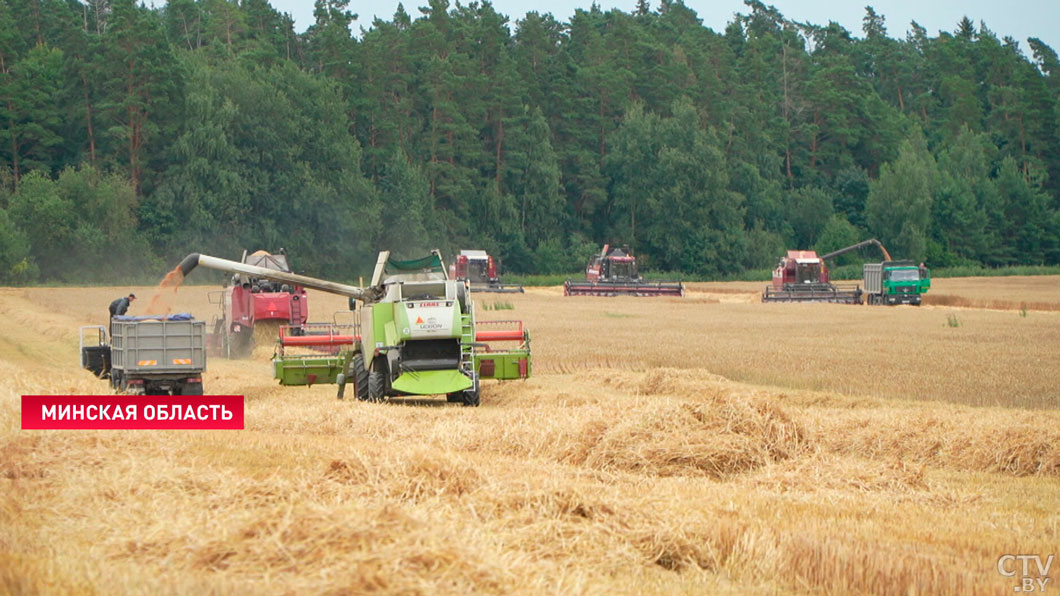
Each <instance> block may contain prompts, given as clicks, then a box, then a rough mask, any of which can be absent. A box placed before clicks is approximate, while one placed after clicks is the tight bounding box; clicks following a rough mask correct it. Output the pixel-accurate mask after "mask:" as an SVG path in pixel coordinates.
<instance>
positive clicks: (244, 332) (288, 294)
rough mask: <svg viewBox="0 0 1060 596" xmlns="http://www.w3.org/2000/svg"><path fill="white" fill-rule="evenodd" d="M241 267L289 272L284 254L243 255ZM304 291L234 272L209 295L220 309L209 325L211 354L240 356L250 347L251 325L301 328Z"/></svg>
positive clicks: (306, 307)
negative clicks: (220, 286)
mask: <svg viewBox="0 0 1060 596" xmlns="http://www.w3.org/2000/svg"><path fill="white" fill-rule="evenodd" d="M242 263H243V264H246V265H250V266H253V267H258V268H261V269H266V270H269V271H278V272H281V273H290V272H291V269H290V267H289V266H288V264H287V255H286V254H285V253H284V251H283V249H280V254H277V255H274V254H270V253H268V252H266V251H264V250H259V251H257V252H254V253H251V254H249V255H248V254H247V253H246V251H244V252H243V260H242ZM306 298H307V296H306V291H305V288H303V287H302V286H300V285H296V284H288V283H283V282H277V281H272V280H269V279H267V278H264V277H260V276H251V275H246V274H240V273H237V274H235V275H233V276H232V278H231V280H230V282H229V283H228V284H227V287H226V288H225V289H224V290H223V291H221V292H217V293H214V294H213V295H212V296H211V301H212V302H214V303H215V304H219V305H220V306H221V314H220V316H218V317H216V318H215V319H214V322H213V333H212V334H211V335H210V337H209V345H210V349H211V352H212V353H214V354H217V355H222V356H226V357H230V358H232V357H241V356H245V355H247V354H249V353H250V351H251V350H252V349H253V347H254V325H255V324H256V323H260V322H262V321H275V322H277V323H281V324H284V325H294V326H298V325H302V324H304V323H305V322H306V319H307V318H308V316H309V302H308V301H307V299H306Z"/></svg>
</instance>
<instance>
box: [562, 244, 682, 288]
mask: <svg viewBox="0 0 1060 596" xmlns="http://www.w3.org/2000/svg"><path fill="white" fill-rule="evenodd" d="M684 293H685V287H684V284H682V283H681V282H679V281H678V282H672V281H663V282H649V281H645V280H644V278H643V277H641V276H640V274H638V273H637V258H636V257H634V256H633V252H632V251H631V250H629V247H628V246H624V247H622V248H616V249H613V250H611V246H610V245H608V244H605V245H604V249H603V250H601V251H600V254H599V255H597V256H595V257H593V259H592V260H591V261H589V264H588V265H587V266H586V267H585V281H574V280H570V279H568V280H567V282H566V283H564V284H563V295H564V296H684Z"/></svg>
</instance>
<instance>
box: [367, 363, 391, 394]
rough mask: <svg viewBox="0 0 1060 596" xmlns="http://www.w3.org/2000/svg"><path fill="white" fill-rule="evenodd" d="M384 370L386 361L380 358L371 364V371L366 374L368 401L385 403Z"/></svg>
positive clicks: (385, 374) (385, 372)
mask: <svg viewBox="0 0 1060 596" xmlns="http://www.w3.org/2000/svg"><path fill="white" fill-rule="evenodd" d="M386 368H387V365H386V360H385V358H384V357H382V356H378V357H376V358H375V361H374V362H372V370H371V371H369V373H368V401H370V402H381V401H386V385H387V383H386V376H387V370H386Z"/></svg>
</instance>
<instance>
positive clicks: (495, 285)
mask: <svg viewBox="0 0 1060 596" xmlns="http://www.w3.org/2000/svg"><path fill="white" fill-rule="evenodd" d="M449 278H450V279H466V280H468V281H470V282H471V291H472V292H506V293H510V292H523V291H524V290H523V286H520V285H509V284H506V283H504V282H502V281H501V276H500V266H499V265H498V263H497V260H496V259H494V258H493V255H490V254H489V253H487V252H486V251H484V250H462V251H460V254H459V255H457V256H456V258H455V259H453V262H452V263H450V264H449Z"/></svg>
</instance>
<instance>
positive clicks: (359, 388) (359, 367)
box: [350, 354, 368, 401]
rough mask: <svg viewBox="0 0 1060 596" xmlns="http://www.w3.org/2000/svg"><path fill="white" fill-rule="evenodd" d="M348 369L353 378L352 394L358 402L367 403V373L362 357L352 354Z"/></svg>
mask: <svg viewBox="0 0 1060 596" xmlns="http://www.w3.org/2000/svg"><path fill="white" fill-rule="evenodd" d="M350 369H351V371H350V372H351V373H352V377H353V394H354V395H355V396H357V399H359V400H360V401H368V371H367V370H366V369H365V368H364V356H362V355H361V354H354V356H353V361H352V362H351V363H350Z"/></svg>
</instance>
